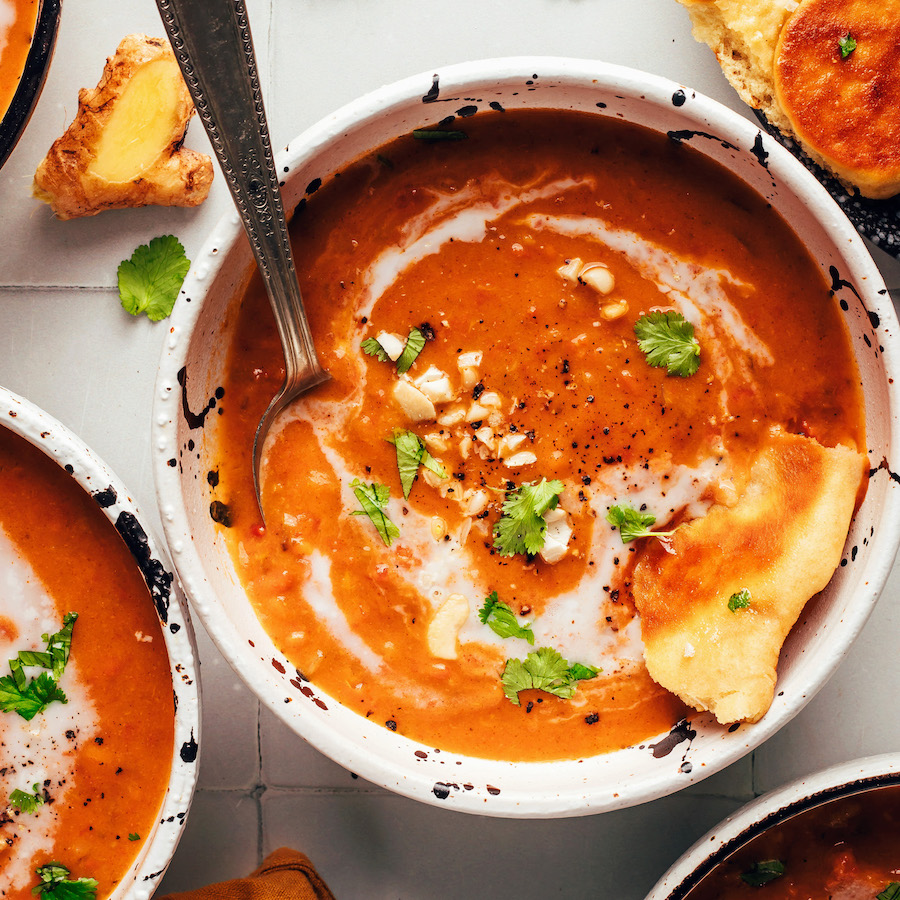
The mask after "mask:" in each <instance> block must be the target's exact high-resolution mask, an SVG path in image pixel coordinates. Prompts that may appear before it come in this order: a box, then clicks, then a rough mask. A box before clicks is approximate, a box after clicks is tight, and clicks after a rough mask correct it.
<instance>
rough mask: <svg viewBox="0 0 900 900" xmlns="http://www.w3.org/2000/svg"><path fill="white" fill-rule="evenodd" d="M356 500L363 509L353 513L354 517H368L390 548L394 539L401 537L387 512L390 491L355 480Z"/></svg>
mask: <svg viewBox="0 0 900 900" xmlns="http://www.w3.org/2000/svg"><path fill="white" fill-rule="evenodd" d="M350 487H351V488H353V493H354V494H355V495H356V499H357V500H359V505H360V506H361V507H362V509H357V510H354V511H353V515H354V516H368V517H369V519H370V520H371V521H372V524H373V525H374V526H375V528H376V530H377V531H378V534H380V535H381V539H382V540H383V541H384V543H385V545H386V546H388V547H390V546H391V541H392V540H393V539H394V538H397V537H400V529H399V528H398V527H397V526H396V525H395V524H394V523H393V522H392V521H391V520H390V519H389V518H388V517H387V515H386V514H385V510H386V509H387V502H388V499H389V497H390V490H389V489H388V486H387V485H385V484H372V485H368V484H365V483H364V482H362V481H360V480H359V479H358V478H354V479H353V481H351V482H350Z"/></svg>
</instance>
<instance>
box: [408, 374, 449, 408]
mask: <svg viewBox="0 0 900 900" xmlns="http://www.w3.org/2000/svg"><path fill="white" fill-rule="evenodd" d="M413 384H415V386H416V387H417V388H418V389H419V390H420V391H421V392H422V393H423V394H424V395H425V396H426V397H427V398H428V399H429V400H431V402H432V403H449V402H450V401H451V400H452V399H453V398H454V394H453V388H452V387H450V379H449V378H448V377H447V375H446V374H445V373H444V372H442V371H441V370H440V369H438V368H436V367H435V366H429V368H428V371H427V372H425V373H424V374H423V375H420V376H419V377H418V378H417V379H416V380H415V381H414V382H413Z"/></svg>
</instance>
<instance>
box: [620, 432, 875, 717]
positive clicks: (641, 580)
mask: <svg viewBox="0 0 900 900" xmlns="http://www.w3.org/2000/svg"><path fill="white" fill-rule="evenodd" d="M865 465H866V458H865V456H864V455H863V454H861V453H858V452H856V451H855V450H849V449H847V448H845V447H836V448H834V449H830V448H827V447H823V446H822V445H821V444H819V443H818V442H817V441H815V440H813V439H812V438H807V437H802V436H800V435H794V434H787V433H786V432H784V431H782V430H781V429H773V430H772V431H771V432H770V434H769V439H768V442H767V444H766V446H765V447H764V448H763V449H762V450H761V451H760V453H759V455H758V456H757V457H756V459H755V460H754V462H753V465H752V467H751V469H750V477H749V480H748V482H747V485H746V488H745V489H744V490H743V492H742V493H741V495H740V497H739V498H738V500H737V502H736V503H735V505H733V506H731V507H728V506H722V505H717V506H713V507H712V508H711V509H710V511H709V513H708V514H707V515H706V516H704V517H703V518H700V519H696V520H694V521H693V522H690V523H689V524H687V525H684V526H682V527H681V528H679V529H678V530H677V531H676V532H675V534H674V536H673V537H672V539H671V543H670V546H669V547H668V548H667V547H666V546H665V545H663V544H662V543H661V542H659V541H655V540H654V541H652V542H651V541H648V542H647V544H646V546H645V547H644V548H643V550H642V556H641V559H640V560H639V562H638V563H637V565H636V567H635V571H634V581H633V591H634V601H635V604H636V606H637V609H638V612H639V613H640V616H641V629H642V636H643V641H644V648H645V661H646V664H647V669H648V671H649V672H650V675H651V677H652V678H653V679H654V680H655V681H656V682H657V683H658V684H660V685H662V686H663V687H664V688H667V689H668V690H670V691H672V692H673V693H675V694H677V695H678V696H679V697H680V698H681V699H682V700H684V701H685V702H686V703H688V704H690V705H691V706H694V707H696V708H697V709H701V710H703V709H708V710H710V712H712V713H713V714H714V715H715V717H716V718H717V719H718V720H719V721H720V722H722V723H729V722H738V721H748V722H756V721H757V720H758V719H760V718H761V717H762V715H763V714H764V713H765V712H766V710H767V709H768V708H769V706H770V705H771V703H772V697H773V696H774V692H775V667H776V664H777V663H778V654H779V652H780V650H781V645H782V644H783V643H784V640H785V638H786V637H787V634H788V632H789V631H790V629H791V626H792V625H793V624H794V622H795V621H796V620H797V617H798V616H799V615H800V612H801V610H802V609H803V606H804V604H805V603H806V601H807V600H809V598H810V597H812V596H813V595H814V594H816V593H818V592H819V591H821V590H822V589H823V588H824V587H825V585H826V584H828V581H829V580H830V579H831V576H832V574H833V573H834V570H835V568H836V567H837V565H838V563H839V562H840V560H841V554H842V552H843V547H844V541H845V540H846V538H847V531H848V529H849V526H850V520H851V518H852V516H853V510H854V507H855V503H856V497H857V492H858V491H859V488H860V484H861V479H862V477H863V473H864V471H865V469H864V467H865ZM742 590H747V591H749V592H750V597H751V601H750V606H749V607H748V608H746V609H738V610H736V611H735V612H732V611H731V610H730V609H729V608H728V600H729V598H730V597H731V596H732V594H735V593H738V592H739V591H742Z"/></svg>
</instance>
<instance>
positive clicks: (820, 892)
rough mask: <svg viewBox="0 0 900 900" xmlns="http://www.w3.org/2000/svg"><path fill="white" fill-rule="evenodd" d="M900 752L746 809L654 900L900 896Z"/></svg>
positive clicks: (693, 854)
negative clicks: (899, 844)
mask: <svg viewBox="0 0 900 900" xmlns="http://www.w3.org/2000/svg"><path fill="white" fill-rule="evenodd" d="M898 825H900V758H898V756H897V754H895V753H888V754H884V755H882V756H872V757H868V758H866V759H860V760H854V761H852V762H847V763H841V764H840V765H837V766H833V767H831V768H829V769H826V770H824V771H822V772H817V773H815V774H813V775H807V776H804V777H803V778H800V779H798V780H797V781H794V782H792V783H791V784H789V785H786V786H785V787H783V788H780V789H778V790H776V791H772V792H770V793H768V794H766V795H764V796H762V797H760V798H759V799H758V800H755V801H753V802H752V803H750V804H748V805H747V806H745V807H743V808H741V809H740V810H738V811H737V812H736V813H735V814H734V815H732V816H729V817H728V818H727V819H726V820H725V821H724V822H722V823H721V824H720V825H718V826H717V827H715V828H713V829H712V831H710V832H709V833H708V834H707V835H705V836H704V837H702V838H701V839H700V840H699V841H697V843H696V844H695V845H694V846H693V847H692V848H691V849H690V850H688V851H687V853H685V855H684V856H683V857H682V858H681V859H680V860H678V862H677V863H675V865H674V866H672V868H671V869H670V870H669V871H668V872H667V873H666V875H665V876H664V877H663V878H662V879H661V880H660V882H659V883H658V884H657V885H656V887H654V889H653V890H652V891H651V892H650V894H649V895H648V896H647V900H706V898H715V900H737V898H741V897H756V898H758V900H781V898H787V897H834V898H840V897H846V898H857V897H858V898H881V900H890V898H892V897H896V896H900V872H898V869H900V860H898V850H897V828H898Z"/></svg>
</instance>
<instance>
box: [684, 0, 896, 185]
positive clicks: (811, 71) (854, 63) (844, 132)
mask: <svg viewBox="0 0 900 900" xmlns="http://www.w3.org/2000/svg"><path fill="white" fill-rule="evenodd" d="M678 2H679V3H681V4H682V5H683V6H686V7H687V8H688V10H689V12H690V15H691V21H692V22H693V26H694V28H693V32H694V37H695V38H696V39H697V40H698V41H702V42H704V43H706V44H708V45H709V46H710V47H711V48H712V49H713V51H714V52H715V54H716V58H717V59H718V61H719V64H720V65H721V67H722V71H723V72H724V73H725V76H726V77H727V78H728V80H729V81H730V82H731V84H732V86H733V87H734V88H735V90H736V91H737V92H738V94H740V96H741V99H743V100H744V102H745V103H747V104H749V105H750V106H752V107H753V108H754V109H758V110H761V111H762V112H763V113H764V114H765V117H766V119H768V121H769V122H770V123H771V124H772V125H774V126H776V127H777V128H779V129H780V130H781V131H782V132H783V133H784V134H785V135H788V136H789V137H793V138H795V139H796V140H797V141H799V142H800V143H801V144H802V146H803V149H804V150H805V151H806V153H807V154H808V155H809V156H810V157H811V158H812V159H813V160H815V161H816V162H817V163H819V164H820V165H822V166H824V167H825V168H826V169H831V171H832V172H834V174H835V175H836V176H837V177H838V178H839V179H841V180H842V181H844V182H845V183H846V184H848V185H851V186H855V187H856V188H858V189H859V191H860V193H861V194H862V195H863V196H864V197H872V198H885V197H891V196H894V195H895V194H897V193H898V192H900V150H898V134H900V112H898V99H900V56H898V53H897V46H898V43H897V42H898V38H900V0H678ZM847 37H852V38H853V39H854V40H855V41H856V46H855V49H854V50H853V51H852V52H850V53H848V55H846V56H843V55H842V52H841V45H840V41H841V39H845V38H847Z"/></svg>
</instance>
